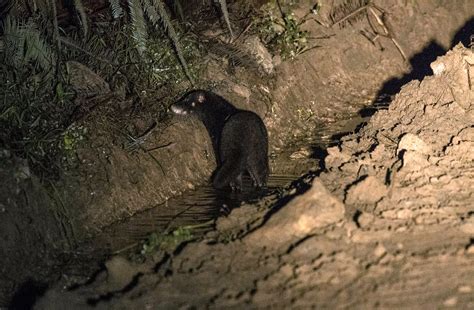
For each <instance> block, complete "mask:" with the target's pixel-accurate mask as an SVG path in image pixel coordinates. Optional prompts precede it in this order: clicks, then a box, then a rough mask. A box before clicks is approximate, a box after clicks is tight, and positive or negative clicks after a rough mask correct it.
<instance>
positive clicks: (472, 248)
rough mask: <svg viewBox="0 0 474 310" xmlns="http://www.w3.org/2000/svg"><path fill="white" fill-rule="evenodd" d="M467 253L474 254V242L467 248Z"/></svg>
mask: <svg viewBox="0 0 474 310" xmlns="http://www.w3.org/2000/svg"><path fill="white" fill-rule="evenodd" d="M466 254H474V244H471V245H470V246H469V247H468V248H467V249H466Z"/></svg>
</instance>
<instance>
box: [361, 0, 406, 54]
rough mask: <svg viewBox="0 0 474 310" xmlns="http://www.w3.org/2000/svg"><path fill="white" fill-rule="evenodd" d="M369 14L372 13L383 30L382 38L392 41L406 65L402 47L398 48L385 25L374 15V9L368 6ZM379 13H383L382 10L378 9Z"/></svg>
mask: <svg viewBox="0 0 474 310" xmlns="http://www.w3.org/2000/svg"><path fill="white" fill-rule="evenodd" d="M368 10H369V12H370V13H372V15H373V16H374V17H375V20H376V21H377V23H378V24H379V25H380V26H381V27H382V28H383V31H384V32H385V33H384V34H382V35H383V36H386V37H388V38H390V40H392V42H393V44H394V45H395V47H396V48H397V49H398V51H399V52H400V54H401V55H402V57H403V60H405V62H407V63H408V57H407V56H406V54H405V52H404V51H403V49H402V47H401V46H400V44H398V42H397V40H395V38H394V37H393V36H392V35H391V33H390V31H389V30H388V28H387V26H386V25H385V23H384V22H383V20H382V19H381V18H380V16H378V15H377V13H375V11H374V9H373V8H372V7H371V6H369V8H368ZM377 10H379V11H380V12H382V13H383V11H382V10H380V9H378V8H377Z"/></svg>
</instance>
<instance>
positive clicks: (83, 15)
mask: <svg viewBox="0 0 474 310" xmlns="http://www.w3.org/2000/svg"><path fill="white" fill-rule="evenodd" d="M74 7H75V8H76V11H77V13H78V14H79V16H80V18H81V24H82V29H83V31H84V36H85V37H87V32H88V23H87V14H86V10H85V9H84V5H82V1H81V0H74Z"/></svg>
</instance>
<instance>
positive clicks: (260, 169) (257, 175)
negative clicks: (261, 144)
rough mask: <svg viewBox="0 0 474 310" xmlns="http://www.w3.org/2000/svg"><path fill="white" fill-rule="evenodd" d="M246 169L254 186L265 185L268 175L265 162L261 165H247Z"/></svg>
mask: <svg viewBox="0 0 474 310" xmlns="http://www.w3.org/2000/svg"><path fill="white" fill-rule="evenodd" d="M248 171H249V174H250V178H252V181H253V186H254V187H263V186H265V184H266V183H267V177H268V168H267V167H266V164H263V165H261V166H259V165H252V167H249V169H248Z"/></svg>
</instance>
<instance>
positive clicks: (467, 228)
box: [459, 218, 474, 235]
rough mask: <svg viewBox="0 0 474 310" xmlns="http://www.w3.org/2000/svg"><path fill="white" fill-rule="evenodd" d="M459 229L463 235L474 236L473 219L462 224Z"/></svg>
mask: <svg viewBox="0 0 474 310" xmlns="http://www.w3.org/2000/svg"><path fill="white" fill-rule="evenodd" d="M459 229H461V231H462V232H463V233H466V234H468V235H474V218H470V219H469V220H468V221H466V223H464V224H462V225H461V226H460V227H459Z"/></svg>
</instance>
